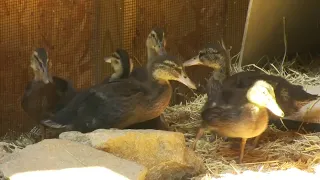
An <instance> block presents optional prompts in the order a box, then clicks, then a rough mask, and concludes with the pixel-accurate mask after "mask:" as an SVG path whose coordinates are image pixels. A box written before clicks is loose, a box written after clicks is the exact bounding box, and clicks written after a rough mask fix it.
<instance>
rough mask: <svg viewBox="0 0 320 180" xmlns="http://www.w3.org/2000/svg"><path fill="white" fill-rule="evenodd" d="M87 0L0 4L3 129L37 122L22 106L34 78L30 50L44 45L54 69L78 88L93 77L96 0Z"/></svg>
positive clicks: (14, 0)
mask: <svg viewBox="0 0 320 180" xmlns="http://www.w3.org/2000/svg"><path fill="white" fill-rule="evenodd" d="M94 2H95V1H93V0H91V1H89V0H86V1H69V0H60V1H42V0H29V1H20V0H10V1H9V0H5V1H3V2H1V5H0V23H1V24H0V62H1V66H0V73H1V76H0V78H1V80H0V94H1V102H2V104H1V106H0V113H1V117H0V118H1V119H0V128H1V130H0V134H1V135H3V134H4V133H6V132H8V131H9V130H13V131H22V130H26V129H28V128H30V127H31V126H32V125H33V122H32V121H31V120H30V119H28V117H27V116H26V114H25V113H24V112H23V110H22V109H21V106H20V103H21V97H22V95H23V91H24V89H25V86H26V84H27V82H28V81H29V80H31V79H32V78H33V74H32V72H31V68H29V63H30V61H29V59H30V56H31V53H32V50H33V49H34V48H36V47H44V48H46V49H47V51H48V56H49V59H50V61H51V62H52V68H51V69H50V70H51V73H52V74H53V75H57V76H60V77H63V78H66V79H68V80H71V81H72V82H73V83H74V85H75V86H76V87H77V88H82V87H86V86H89V85H91V84H93V83H94V79H93V71H92V70H93V68H92V67H93V66H94V64H93V63H92V61H91V59H94V57H92V56H93V55H92V53H91V54H90V47H91V43H92V41H91V40H92V38H91V36H92V34H93V31H94V27H93V21H94V18H95V16H94V12H95V8H94V7H95V6H94Z"/></svg>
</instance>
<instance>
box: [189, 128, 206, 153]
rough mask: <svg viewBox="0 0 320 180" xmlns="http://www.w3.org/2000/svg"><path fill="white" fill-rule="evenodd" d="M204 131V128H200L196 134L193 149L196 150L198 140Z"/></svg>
mask: <svg viewBox="0 0 320 180" xmlns="http://www.w3.org/2000/svg"><path fill="white" fill-rule="evenodd" d="M203 133H204V128H199V130H198V133H197V135H196V139H195V140H194V142H193V144H192V150H196V146H197V142H198V140H199V139H200V138H201V137H202V136H203Z"/></svg>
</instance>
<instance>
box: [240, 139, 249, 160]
mask: <svg viewBox="0 0 320 180" xmlns="http://www.w3.org/2000/svg"><path fill="white" fill-rule="evenodd" d="M246 143H247V138H242V141H241V145H240V157H239V164H241V163H242V160H243V155H244V148H245V146H246Z"/></svg>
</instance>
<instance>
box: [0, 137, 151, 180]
mask: <svg viewBox="0 0 320 180" xmlns="http://www.w3.org/2000/svg"><path fill="white" fill-rule="evenodd" d="M1 163H2V164H0V169H1V170H2V172H3V173H4V175H5V176H7V177H10V179H11V180H22V179H23V180H25V179H32V180H38V179H39V180H40V179H41V180H43V179H46V180H50V179H52V180H53V179H55V180H56V179H77V180H82V179H83V180H88V179H95V180H97V179H101V180H102V179H119V180H120V179H121V180H125V179H126V180H128V179H130V180H131V179H137V180H143V179H145V176H146V172H147V168H145V167H144V166H142V165H139V164H137V163H135V162H132V161H129V160H125V159H121V158H119V157H116V156H114V155H112V154H109V153H106V152H103V151H100V150H96V149H94V148H92V147H89V146H85V145H82V144H79V143H76V142H72V141H68V140H59V139H51V140H44V141H41V142H39V143H37V144H34V145H29V146H27V147H26V148H25V149H23V150H21V151H20V152H17V153H13V154H11V155H10V156H8V157H7V158H5V159H4V162H1Z"/></svg>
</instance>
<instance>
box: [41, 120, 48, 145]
mask: <svg viewBox="0 0 320 180" xmlns="http://www.w3.org/2000/svg"><path fill="white" fill-rule="evenodd" d="M40 132H41V139H40V141H42V140H44V139H45V138H46V134H47V133H46V127H45V126H44V125H42V124H40Z"/></svg>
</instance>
